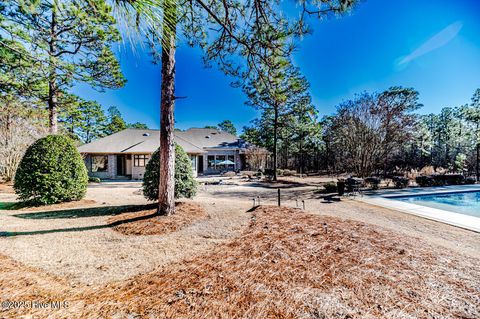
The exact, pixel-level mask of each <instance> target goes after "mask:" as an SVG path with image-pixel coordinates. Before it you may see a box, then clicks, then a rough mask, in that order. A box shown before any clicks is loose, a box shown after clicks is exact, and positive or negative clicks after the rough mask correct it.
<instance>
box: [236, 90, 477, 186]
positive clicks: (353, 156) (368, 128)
mask: <svg viewBox="0 0 480 319" xmlns="http://www.w3.org/2000/svg"><path fill="white" fill-rule="evenodd" d="M418 100H419V93H418V92H417V91H415V90H414V89H412V88H403V87H392V88H389V89H388V90H386V91H384V92H379V93H367V92H364V93H361V94H358V95H356V96H355V97H354V98H353V99H350V100H347V101H345V102H343V103H341V104H340V105H338V106H337V110H336V112H335V113H334V114H332V115H328V116H324V117H323V118H322V119H321V120H319V121H317V119H316V118H317V115H316V111H315V108H313V107H311V108H306V109H305V108H301V107H300V108H299V107H298V104H297V103H293V104H291V105H290V106H289V107H287V108H285V109H283V110H282V112H281V113H279V114H280V115H279V120H278V135H277V139H276V140H277V141H276V142H277V144H278V155H277V156H278V166H277V167H278V168H282V169H295V170H296V171H297V172H299V173H302V172H325V173H329V174H339V173H351V174H354V175H357V176H362V177H366V176H371V175H375V176H394V175H403V174H405V173H407V172H411V171H420V170H421V169H422V168H425V167H431V168H432V169H438V170H442V171H445V172H450V173H460V174H464V175H477V177H480V174H479V171H480V89H477V90H476V92H475V93H474V95H473V97H472V99H471V102H470V103H466V104H465V105H462V106H458V107H445V108H443V109H442V110H441V111H440V113H438V114H427V115H421V114H419V113H418V110H419V109H420V108H421V107H422V105H421V104H420V103H419V102H418ZM273 122H274V114H273V112H272V110H271V109H264V110H263V112H262V114H261V116H260V117H259V118H258V119H255V120H253V121H252V124H251V125H250V126H247V127H244V128H243V134H242V135H241V136H242V138H244V139H245V140H247V141H249V142H252V143H254V144H256V145H258V146H262V147H265V148H267V149H268V150H270V151H271V152H272V154H273V153H274V149H275V134H274V132H273V128H274V125H273V124H272V123H273ZM270 162H271V164H270V166H271V167H273V163H272V162H273V159H272V161H270Z"/></svg>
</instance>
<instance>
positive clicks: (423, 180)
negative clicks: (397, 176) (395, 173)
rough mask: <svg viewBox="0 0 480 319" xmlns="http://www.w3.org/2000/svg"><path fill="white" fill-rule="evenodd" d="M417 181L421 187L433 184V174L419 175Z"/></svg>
mask: <svg viewBox="0 0 480 319" xmlns="http://www.w3.org/2000/svg"><path fill="white" fill-rule="evenodd" d="M415 181H416V182H417V184H418V186H420V187H428V186H432V185H433V178H432V177H431V176H417V178H415Z"/></svg>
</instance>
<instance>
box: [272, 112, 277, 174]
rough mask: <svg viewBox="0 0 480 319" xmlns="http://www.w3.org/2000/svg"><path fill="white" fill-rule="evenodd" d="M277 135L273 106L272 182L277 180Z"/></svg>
mask: <svg viewBox="0 0 480 319" xmlns="http://www.w3.org/2000/svg"><path fill="white" fill-rule="evenodd" d="M277 135H278V108H277V107H276V106H275V117H274V119H273V180H274V181H276V180H277V165H278V164H277V138H278V137H277Z"/></svg>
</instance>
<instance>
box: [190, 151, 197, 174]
mask: <svg viewBox="0 0 480 319" xmlns="http://www.w3.org/2000/svg"><path fill="white" fill-rule="evenodd" d="M190 161H192V169H193V171H194V172H195V171H196V170H197V156H195V155H190Z"/></svg>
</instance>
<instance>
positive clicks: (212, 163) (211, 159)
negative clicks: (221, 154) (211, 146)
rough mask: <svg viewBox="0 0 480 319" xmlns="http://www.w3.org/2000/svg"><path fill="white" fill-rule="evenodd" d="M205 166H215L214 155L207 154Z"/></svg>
mask: <svg viewBox="0 0 480 319" xmlns="http://www.w3.org/2000/svg"><path fill="white" fill-rule="evenodd" d="M207 167H208V168H215V155H208V156H207Z"/></svg>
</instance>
